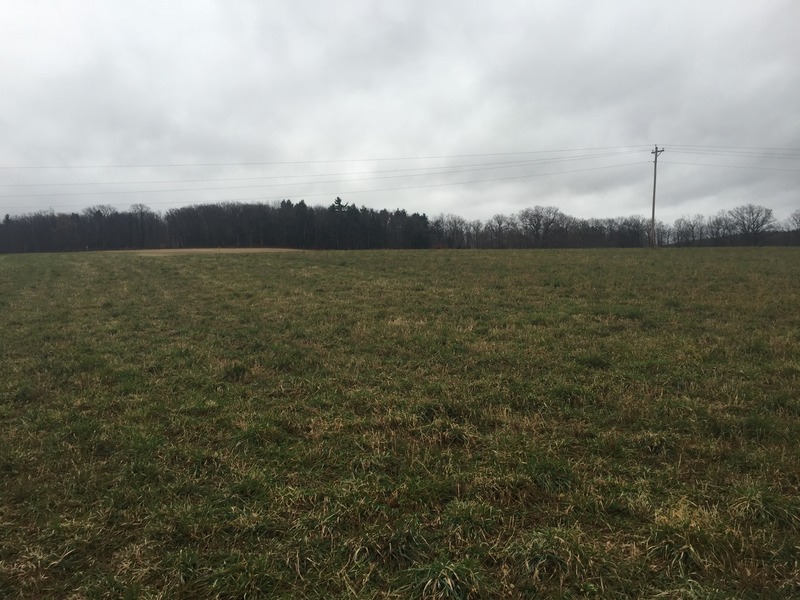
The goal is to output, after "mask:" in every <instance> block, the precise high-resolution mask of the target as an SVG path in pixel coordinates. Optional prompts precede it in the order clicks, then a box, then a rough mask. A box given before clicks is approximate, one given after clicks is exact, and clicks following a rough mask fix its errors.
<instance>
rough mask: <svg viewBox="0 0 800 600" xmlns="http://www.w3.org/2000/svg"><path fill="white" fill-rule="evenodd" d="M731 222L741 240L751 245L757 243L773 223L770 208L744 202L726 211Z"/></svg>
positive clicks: (773, 218) (773, 219)
mask: <svg viewBox="0 0 800 600" xmlns="http://www.w3.org/2000/svg"><path fill="white" fill-rule="evenodd" d="M728 215H729V216H730V219H731V221H732V224H733V231H734V233H735V234H736V235H739V236H741V238H742V240H743V241H744V242H745V243H747V244H751V245H755V244H758V243H759V242H760V241H761V239H762V237H763V236H764V234H765V233H766V232H767V231H770V230H771V229H772V228H773V226H774V224H775V217H773V216H772V209H769V208H764V207H763V206H756V205H754V204H745V205H743V206H737V207H736V208H734V209H733V210H731V211H729V212H728Z"/></svg>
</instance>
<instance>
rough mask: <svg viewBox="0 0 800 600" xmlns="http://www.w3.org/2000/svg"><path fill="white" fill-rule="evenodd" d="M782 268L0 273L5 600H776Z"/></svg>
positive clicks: (679, 259) (791, 265)
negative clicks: (523, 599)
mask: <svg viewBox="0 0 800 600" xmlns="http://www.w3.org/2000/svg"><path fill="white" fill-rule="evenodd" d="M798 306H800V251H798V250H796V249H786V248H780V249H779V248H769V249H767V248H764V249H760V248H747V249H745V248H734V249H684V250H674V249H662V250H659V251H656V252H652V251H647V250H605V251H597V250H593V251H578V250H572V251H552V252H551V251H539V252H536V251H529V252H526V251H519V252H518V251H500V252H491V251H460V252H459V251H453V252H450V251H439V252H436V251H420V252H412V251H397V252H378V251H375V252H351V253H337V252H327V253H313V252H309V253H289V254H224V253H222V254H204V255H180V256H163V257H153V256H138V255H136V254H122V253H108V254H103V253H97V254H93V253H84V254H68V255H64V254H61V255H59V254H54V255H5V256H0V353H1V354H0V355H1V356H2V365H1V367H2V377H0V597H8V598H16V597H22V598H46V597H52V598H83V597H87V598H118V597H121V598H159V597H163V598H212V597H216V598H258V597H270V598H280V597H283V598H345V597H359V598H407V597H411V598H431V599H433V598H495V597H496V598H500V597H534V596H537V595H538V596H540V597H560V598H570V597H598V598H615V597H617V598H623V597H644V598H646V597H650V598H728V597H792V596H795V597H796V596H798V595H800V446H799V445H798V443H797V440H798V439H800V393H799V392H798V391H799V390H800V359H799V358H798V357H800V309H799V308H798Z"/></svg>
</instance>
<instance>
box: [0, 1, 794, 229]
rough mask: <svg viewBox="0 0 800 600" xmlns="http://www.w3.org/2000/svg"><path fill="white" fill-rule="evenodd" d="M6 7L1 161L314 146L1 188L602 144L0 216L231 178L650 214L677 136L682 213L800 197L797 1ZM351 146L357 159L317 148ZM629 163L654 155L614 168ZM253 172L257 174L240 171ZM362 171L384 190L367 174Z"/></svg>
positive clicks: (671, 197) (668, 208)
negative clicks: (780, 152) (492, 166)
mask: <svg viewBox="0 0 800 600" xmlns="http://www.w3.org/2000/svg"><path fill="white" fill-rule="evenodd" d="M2 8H3V13H4V19H3V21H2V23H0V56H2V57H4V60H3V61H2V62H0V89H2V90H3V94H1V95H0V126H1V127H2V130H3V135H2V136H0V165H2V166H56V165H65V166H66V165H71V166H78V165H129V164H148V165H153V164H176V163H179V164H207V163H252V162H259V163H261V162H271V161H272V162H281V163H290V162H293V161H301V162H303V163H304V164H272V165H256V166H244V165H242V166H228V167H225V166H215V167H192V168H175V167H170V168H167V167H163V168H149V169H85V170H84V169H63V170H55V169H53V170H51V169H27V170H26V169H2V170H0V195H3V196H9V195H11V194H34V193H58V192H59V191H64V192H70V193H73V194H74V193H78V192H82V191H86V192H89V191H93V192H96V191H103V190H107V191H119V190H123V189H129V190H151V189H159V185H155V184H145V183H142V184H139V185H128V186H127V187H125V186H119V185H118V186H105V187H103V186H99V187H98V186H86V187H78V186H71V187H65V188H59V187H47V188H45V187H30V188H21V187H11V186H13V185H18V184H24V183H29V184H30V183H53V182H64V183H70V182H73V183H74V182H113V181H161V180H180V179H214V178H220V179H232V178H234V177H250V178H252V177H277V176H280V175H309V176H310V175H313V174H319V173H324V174H330V173H334V172H346V173H353V172H371V171H387V170H392V169H409V168H419V167H439V166H441V167H447V166H448V165H450V166H452V165H455V164H462V165H463V164H468V163H480V164H484V163H488V162H501V161H512V160H517V161H520V160H525V159H533V158H543V157H546V156H561V157H566V156H583V157H585V158H582V159H580V160H577V161H574V162H564V163H548V164H530V165H526V166H516V167H513V168H512V167H506V168H503V169H496V170H475V171H473V172H465V173H461V174H449V175H428V176H426V177H419V176H418V177H407V178H399V177H398V178H394V179H374V180H369V181H354V182H350V183H340V184H331V183H325V184H315V183H313V182H312V181H313V180H311V179H305V180H302V179H297V178H295V179H289V180H283V182H284V183H286V184H288V183H297V182H298V181H301V182H303V181H304V182H305V183H304V184H303V185H285V186H283V187H275V186H273V187H264V188H262V189H257V188H250V189H245V188H238V189H229V190H198V191H196V192H193V193H189V192H176V193H168V194H167V193H162V194H157V193H148V194H124V195H123V194H115V195H109V196H102V195H98V194H94V195H86V196H76V195H70V196H67V195H63V196H46V197H27V198H21V197H16V198H9V197H4V198H0V211H2V212H11V213H22V212H29V211H33V210H39V209H47V208H49V207H52V208H54V209H55V210H80V209H81V208H82V207H85V206H90V205H94V204H115V205H118V206H120V207H121V208H125V207H127V206H128V205H129V204H132V203H134V202H142V203H144V204H148V205H150V206H152V207H153V208H154V209H156V210H164V209H167V208H170V207H172V206H179V205H184V204H188V203H194V202H203V201H223V200H227V199H234V198H280V197H291V198H293V199H296V200H299V199H300V198H306V199H307V201H308V202H310V203H312V204H317V203H320V204H327V203H329V202H330V201H331V199H332V198H333V197H334V196H336V195H341V196H342V197H343V198H345V200H347V201H349V202H354V203H356V204H359V205H361V204H364V205H368V206H373V207H387V208H396V207H401V208H406V209H407V210H410V211H424V212H426V213H428V214H429V215H435V214H438V213H440V212H445V213H450V212H452V213H457V214H461V215H463V216H465V217H468V218H471V219H473V218H480V219H487V218H489V217H491V216H492V215H493V214H496V213H498V212H505V213H511V212H516V211H518V210H521V209H522V208H525V207H527V206H531V205H533V204H548V205H556V206H558V207H559V208H561V209H562V210H563V211H564V212H566V213H569V214H573V215H575V216H586V217H588V216H617V215H628V214H648V213H649V200H650V194H651V193H652V189H651V185H652V164H650V163H649V162H648V161H651V160H652V156H651V155H650V150H651V149H652V144H656V143H657V144H659V145H666V146H667V151H666V152H665V153H664V154H663V155H662V157H661V159H660V163H659V207H658V214H659V216H660V217H661V218H663V219H665V220H667V221H671V220H674V219H675V218H676V217H678V216H681V215H683V214H695V213H704V214H713V213H716V212H717V211H718V210H721V209H726V208H731V207H733V206H735V205H737V204H741V203H745V202H754V203H759V204H764V205H765V206H768V207H771V208H773V209H775V211H776V214H777V215H778V216H780V217H784V216H786V215H788V214H789V213H790V212H791V211H792V210H794V209H796V208H798V207H800V198H798V195H797V187H798V186H797V184H798V172H797V170H798V169H800V162H799V161H798V156H800V152H798V151H797V150H796V149H798V148H800V117H798V112H797V109H796V104H797V99H798V98H799V97H800V77H799V76H798V72H797V59H796V42H795V41H794V38H795V29H796V23H797V22H800V19H799V17H800V7H799V6H798V5H797V4H796V3H795V2H792V1H790V0H782V1H781V0H775V1H772V2H768V3H752V2H744V1H734V2H730V1H728V2H721V1H712V2H702V3H697V2H688V1H677V2H672V3H668V4H653V3H642V2H634V1H633V0H628V1H624V0H617V1H610V2H602V3H600V2H584V3H580V4H575V3H565V2H536V3H529V2H512V1H508V2H499V3H492V4H491V5H489V4H486V3H477V2H452V1H448V2H437V3H423V2H420V1H414V0H409V1H406V2H384V3H375V2H367V1H356V0H347V1H343V2H338V3H319V2H310V1H302V0H300V1H297V0H296V1H293V2H288V1H286V2H284V1H280V2H270V3H262V2H255V1H250V2H248V1H244V0H241V1H237V2H211V1H207V2H170V3H159V2H149V1H143V2H137V3H122V2H99V1H98V2H80V3H60V2H46V1H42V2H30V3H16V2H4V3H3V6H2ZM628 144H634V145H637V146H636V147H635V148H633V147H632V148H631V150H632V151H633V150H636V151H637V152H636V153H631V154H620V155H619V156H615V157H600V156H593V155H595V154H602V153H604V152H603V151H582V152H571V153H558V154H555V155H547V154H526V155H506V156H492V157H490V156H483V157H478V156H475V157H461V158H442V159H431V158H427V159H417V160H402V161H401V160H381V161H373V160H367V159H378V158H397V157H432V156H457V155H484V154H486V155H488V154H502V153H511V152H521V151H541V150H567V149H580V148H606V147H618V146H624V145H628ZM679 145H691V146H707V147H712V146H713V147H743V148H788V149H795V151H793V152H788V151H787V152H785V154H786V155H787V156H786V157H784V158H775V157H772V158H770V157H767V156H765V151H763V150H753V151H750V152H749V155H748V156H743V155H740V156H732V155H721V154H720V151H721V150H722V148H718V149H716V150H715V149H714V148H709V150H710V151H712V152H714V153H711V154H694V153H686V152H681V150H690V148H680V147H678V146H679ZM615 152H617V151H615ZM618 152H622V150H619V151H618ZM740 154H741V152H740ZM344 159H364V160H361V161H357V162H311V161H342V160H344ZM627 163H640V164H635V165H629V166H617V165H621V164H627ZM677 163H690V164H689V165H685V164H677ZM701 164H702V165H732V166H738V167H747V168H725V167H722V166H698V165H701ZM693 165H694V166H693ZM601 167H602V168H601ZM604 167H610V168H608V169H604ZM753 167H769V168H784V169H795V171H792V170H786V171H778V170H766V169H757V168H753ZM582 169H593V170H582ZM546 173H557V174H552V175H545V174H546ZM395 174H400V173H395ZM388 175H392V173H383V174H380V173H375V174H374V175H373V176H374V177H378V176H383V177H386V176H388ZM366 176H367V175H359V176H355V175H353V176H347V177H344V179H353V178H356V177H359V178H363V177H366ZM523 176H530V177H526V178H520V177H523ZM319 179H322V180H326V181H327V180H330V179H333V178H332V177H330V176H325V177H320V178H316V180H319ZM492 179H493V180H499V179H505V180H503V181H486V182H482V183H471V184H465V185H447V186H443V185H440V184H444V183H451V182H463V181H479V180H492ZM281 182H282V180H278V179H270V180H265V181H264V183H265V184H267V183H269V184H270V185H272V184H276V183H281ZM250 183H252V184H253V185H255V184H257V183H258V182H248V181H239V182H229V183H228V184H227V185H229V186H234V185H239V186H242V185H247V184H250ZM225 185H226V184H225V183H196V184H182V185H179V184H174V185H172V186H171V187H198V188H202V187H206V188H207V187H223V186H225ZM423 185H430V186H432V187H419V186H423ZM160 187H161V188H166V187H170V186H167V185H163V184H162V185H160ZM402 188H414V189H402ZM365 190H387V191H374V192H372V193H355V192H363V191H365Z"/></svg>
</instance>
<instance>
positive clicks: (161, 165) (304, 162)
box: [0, 144, 649, 170]
mask: <svg viewBox="0 0 800 600" xmlns="http://www.w3.org/2000/svg"><path fill="white" fill-rule="evenodd" d="M645 147H649V146H645V145H643V144H631V145H627V146H606V147H597V148H566V149H558V150H524V151H519V152H492V153H485V154H443V155H438V156H402V157H385V158H339V159H327V160H283V161H262V162H257V161H253V162H238V163H154V164H130V165H122V164H107V165H19V166H14V165H2V166H0V169H3V170H11V169H20V170H24V169H151V168H167V167H170V168H171V167H246V166H263V165H311V164H333V163H349V162H386V161H393V160H398V161H399V160H434V159H443V158H478V157H484V156H520V155H524V154H556V153H559V152H586V151H589V150H592V151H594V150H622V149H631V148H645Z"/></svg>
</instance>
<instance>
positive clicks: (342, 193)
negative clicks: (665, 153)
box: [2, 161, 650, 209]
mask: <svg viewBox="0 0 800 600" xmlns="http://www.w3.org/2000/svg"><path fill="white" fill-rule="evenodd" d="M649 163H650V161H639V162H632V163H623V164H618V165H606V166H602V167H588V168H585V169H571V170H569V171H554V172H550V173H533V174H528V175H515V176H511V177H497V178H493V179H474V180H470V181H453V182H447V183H433V184H425V185H413V186H405V187H394V188H380V189H372V190H349V191H341V190H340V191H331V192H324V193H314V194H295V197H299V198H313V197H321V196H328V197H335V196H347V195H352V194H372V193H378V192H396V191H405V190H418V189H425V188H435V187H446V186H454V185H472V184H475V183H492V182H499V181H513V180H519V179H531V178H534V177H546V176H549V175H566V174H570V173H583V172H587V171H601V170H605V169H615V168H619V167H629V166H633V165H641V164H649ZM337 183H341V182H337ZM287 197H288V196H287V195H282V196H272V197H263V196H258V197H250V198H225V199H221V200H214V202H219V203H224V202H249V201H254V200H262V201H263V200H281V199H286V198H287ZM172 202H173V201H171V200H166V201H156V202H150V204H171V203H172ZM75 206H85V204H73V205H58V208H71V207H75ZM112 206H114V205H113V204H112ZM2 208H3V209H12V208H14V209H19V208H22V209H24V208H27V207H25V206H5V207H2Z"/></svg>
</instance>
